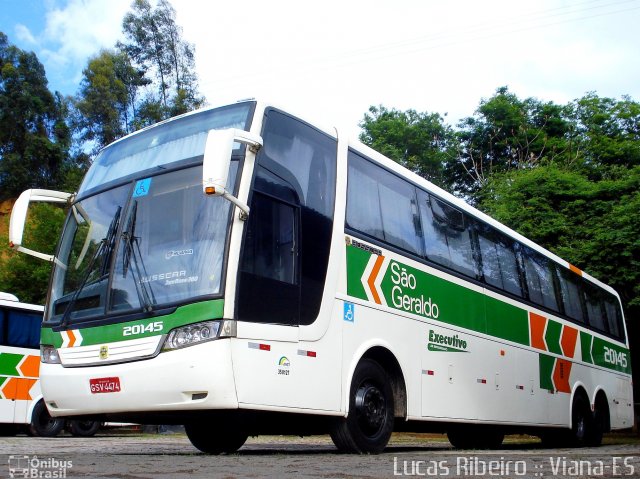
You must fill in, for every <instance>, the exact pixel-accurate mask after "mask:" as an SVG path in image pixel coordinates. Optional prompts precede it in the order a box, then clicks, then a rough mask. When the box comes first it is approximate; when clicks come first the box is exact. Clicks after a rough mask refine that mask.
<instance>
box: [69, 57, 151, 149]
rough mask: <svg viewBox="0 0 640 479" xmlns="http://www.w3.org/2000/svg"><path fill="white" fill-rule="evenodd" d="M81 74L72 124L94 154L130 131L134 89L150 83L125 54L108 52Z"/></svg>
mask: <svg viewBox="0 0 640 479" xmlns="http://www.w3.org/2000/svg"><path fill="white" fill-rule="evenodd" d="M82 73H83V75H84V77H83V79H82V82H81V84H80V91H79V94H78V96H77V99H76V102H75V107H76V109H77V115H76V120H75V124H76V126H77V127H78V129H79V130H80V132H81V134H80V138H81V139H82V140H83V141H85V142H92V143H93V144H94V145H95V147H94V152H95V151H97V150H99V149H101V148H102V147H104V146H106V145H108V144H109V143H112V142H113V141H115V140H117V139H118V138H120V137H122V136H124V135H126V134H127V133H130V132H131V131H133V129H134V125H135V120H134V119H135V116H136V109H137V105H136V96H137V89H138V88H139V87H141V86H144V85H147V84H148V83H149V81H148V80H147V79H145V78H144V76H143V74H142V73H141V72H139V71H138V70H136V69H135V68H134V67H133V66H132V65H131V62H130V61H129V58H128V56H127V55H126V54H125V53H123V52H116V51H109V50H103V51H101V52H100V53H99V54H98V55H97V56H95V57H93V58H91V59H89V63H88V65H87V67H86V68H85V69H84V70H83V72H82Z"/></svg>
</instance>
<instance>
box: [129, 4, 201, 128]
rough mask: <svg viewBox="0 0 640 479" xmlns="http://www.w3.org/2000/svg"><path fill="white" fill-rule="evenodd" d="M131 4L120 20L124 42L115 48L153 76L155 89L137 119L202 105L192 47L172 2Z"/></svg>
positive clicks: (141, 69)
mask: <svg viewBox="0 0 640 479" xmlns="http://www.w3.org/2000/svg"><path fill="white" fill-rule="evenodd" d="M131 8H132V11H130V12H129V13H127V14H126V15H125V17H124V20H123V22H122V29H123V32H124V34H125V37H126V42H124V43H119V44H118V48H119V49H120V50H121V51H122V52H123V53H126V54H127V55H128V57H129V58H130V59H131V62H132V64H133V65H134V66H135V67H136V68H137V69H138V71H143V72H148V73H149V74H150V75H152V76H154V77H155V79H154V81H153V86H154V87H155V89H156V92H157V95H149V94H148V95H147V98H146V100H145V102H144V103H145V105H144V108H141V109H140V110H139V112H138V119H139V120H142V121H141V122H142V123H145V121H147V122H149V123H150V122H155V121H157V119H158V116H159V117H160V119H166V118H169V117H170V116H174V115H178V114H181V113H186V112H188V111H191V110H194V109H196V108H199V107H200V106H202V104H203V103H204V98H202V97H200V96H199V94H198V91H197V90H198V87H197V76H196V74H195V56H194V52H193V50H194V47H193V45H191V44H189V43H187V42H186V41H184V40H183V39H182V28H181V27H180V26H179V25H178V24H177V23H176V12H175V10H174V9H173V7H172V6H171V3H169V1H168V0H160V1H159V2H158V4H157V5H156V7H155V8H154V7H152V5H151V3H150V2H149V1H148V0H134V2H133V3H132V5H131ZM151 103H156V106H152V105H151ZM158 112H160V115H158ZM145 114H149V115H150V116H148V117H147V116H145Z"/></svg>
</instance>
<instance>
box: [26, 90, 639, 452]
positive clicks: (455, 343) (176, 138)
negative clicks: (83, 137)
mask: <svg viewBox="0 0 640 479" xmlns="http://www.w3.org/2000/svg"><path fill="white" fill-rule="evenodd" d="M226 128H235V129H237V130H246V131H247V132H248V134H247V135H246V139H244V140H242V141H243V142H242V143H236V144H235V149H233V148H232V147H231V145H230V144H227V145H224V144H222V145H221V144H213V143H215V142H219V141H223V140H220V138H222V137H226V138H227V140H226V141H232V140H229V138H234V134H233V133H231V134H230V135H226V136H225V135H209V134H208V133H209V130H215V129H226ZM214 137H215V138H214ZM212 138H214V139H212ZM236 138H239V137H238V136H237V135H236ZM205 145H206V147H205ZM232 150H233V161H230V158H229V157H226V158H223V157H222V156H221V155H223V154H222V153H219V152H221V151H227V152H231V151H232ZM205 152H206V153H205ZM211 152H214V153H211ZM215 152H217V153H215ZM203 155H204V157H203ZM228 155H229V154H228V153H227V156H228ZM203 161H204V163H205V165H209V166H210V165H211V163H214V164H215V165H216V168H217V170H218V171H217V172H216V173H212V175H213V176H215V175H216V174H217V175H218V177H219V178H224V177H225V176H226V174H227V173H228V178H229V179H228V181H224V180H219V181H218V182H217V183H216V182H215V181H213V180H211V181H209V180H208V178H209V177H210V176H211V175H210V176H207V177H206V178H204V183H205V190H206V189H207V185H209V186H210V187H211V185H214V184H215V185H217V186H215V187H214V188H213V190H210V191H209V194H210V195H211V196H207V195H205V194H203V192H202V191H203V183H202V179H203V178H202V163H203ZM209 166H207V168H209ZM216 168H212V169H211V170H212V171H213V170H216ZM221 170H222V173H220V171H221ZM221 185H223V186H224V188H223V187H222V186H221ZM216 188H217V191H215V189H216ZM225 195H226V196H225ZM227 199H231V200H232V202H230V201H227ZM247 211H248V219H247V214H246V213H247ZM16 243H18V244H19V241H16ZM51 288H52V290H51V292H50V297H49V301H48V305H47V312H46V321H45V323H44V326H43V332H42V352H43V361H44V364H42V368H41V377H42V388H43V391H44V395H45V400H46V403H47V405H48V407H49V409H50V410H51V412H52V414H53V415H59V416H67V415H69V416H72V415H96V414H99V415H102V416H103V417H104V418H108V419H109V420H118V421H132V422H141V423H144V422H150V423H156V424H157V423H164V424H167V423H170V422H173V423H178V424H186V427H187V433H188V435H189V437H190V439H191V440H192V442H193V443H194V445H195V446H196V447H198V448H199V449H201V450H203V451H206V452H211V453H217V452H225V451H227V452H228V451H233V450H235V449H237V448H239V447H240V446H241V445H242V444H243V442H244V440H245V439H246V437H247V435H249V434H262V433H267V432H278V433H283V432H294V433H300V434H304V433H308V432H330V433H331V435H332V438H333V439H334V442H335V443H336V445H337V446H338V447H339V448H340V449H341V450H344V451H349V452H379V451H381V450H382V449H383V448H384V447H385V445H386V443H387V440H388V438H389V435H390V433H391V431H392V430H393V429H394V428H395V429H405V430H438V431H444V432H448V434H449V437H450V439H451V440H452V442H453V443H454V445H460V446H462V447H464V446H487V447H490V446H495V445H498V444H499V443H500V442H501V441H502V435H503V434H504V433H505V432H510V431H527V432H532V433H534V434H540V435H541V436H543V437H544V438H545V439H547V440H551V438H554V437H555V438H560V437H562V438H564V439H565V440H566V441H565V442H567V443H570V442H571V441H573V443H574V444H579V445H581V444H597V443H599V442H600V439H601V435H602V432H604V431H607V430H610V429H620V428H628V427H631V426H632V419H633V417H632V416H633V414H632V404H633V401H632V398H631V371H630V365H629V351H628V342H627V338H626V332H625V325H624V320H623V317H622V313H621V309H620V301H619V298H618V296H617V294H616V293H615V291H613V290H612V289H611V288H609V287H607V286H605V285H603V284H602V283H600V282H599V281H597V280H595V279H594V278H592V277H590V276H589V275H588V274H586V273H584V272H582V271H580V270H578V269H577V268H575V267H573V266H572V265H569V264H568V263H567V262H566V261H563V260H561V259H560V258H558V257H556V256H554V255H553V254H551V253H549V252H548V251H546V250H544V249H542V248H540V247H539V246H537V245H535V244H533V243H532V242H531V241H529V240H527V239H526V238H523V237H522V236H521V235H519V234H517V233H515V232H514V231H512V230H510V229H508V228H506V227H505V226H503V225H501V224H499V223H498V222H496V221H494V220H492V219H491V218H489V217H487V216H486V215H484V214H482V213H481V212H479V211H477V210H475V209H474V208H472V207H470V206H468V205H466V204H465V203H464V202H462V201H461V200H459V199H457V198H455V197H453V196H452V195H450V194H448V193H446V192H444V191H442V190H441V189H439V188H437V187H435V186H434V185H432V184H431V183H429V182H428V181H426V180H424V179H423V178H420V177H418V176H417V175H415V174H413V173H411V172H409V171H408V170H406V169H404V168H403V167H401V166H399V165H398V164H396V163H395V162H393V161H391V160H389V159H387V158H385V157H383V156H382V155H380V154H378V153H376V152H374V151H373V150H371V149H369V148H367V147H366V146H364V145H362V144H360V143H358V142H350V141H348V140H347V139H346V138H344V137H343V136H341V135H338V133H337V131H336V130H335V129H322V128H319V127H316V126H311V125H310V124H309V123H306V122H304V121H301V120H299V119H298V117H293V116H291V115H289V114H287V113H284V111H283V110H279V109H277V108H273V107H271V106H270V105H265V104H262V103H257V102H244V103H239V104H236V105H230V106H228V107H223V108H220V109H211V110H205V111H201V112H195V113H191V114H187V115H184V116H182V117H179V118H177V119H173V120H168V121H166V122H163V123H161V124H159V125H157V126H154V127H150V128H147V129H145V130H143V131H141V132H137V133H135V134H133V135H130V136H129V137H127V138H124V139H122V140H119V141H118V142H116V143H114V144H113V145H111V146H109V147H107V148H106V149H105V150H103V152H102V153H100V155H99V156H98V158H97V159H96V160H95V162H94V164H93V166H92V167H91V169H90V171H89V172H88V174H87V176H86V178H85V180H84V183H83V185H82V186H81V188H80V191H79V192H78V194H77V195H76V196H75V199H74V203H73V206H72V207H71V209H70V213H69V216H68V220H67V225H66V226H65V230H64V232H63V237H62V240H61V243H60V247H59V251H58V252H57V253H56V259H55V261H54V273H53V277H52V286H51ZM549 432H552V434H549Z"/></svg>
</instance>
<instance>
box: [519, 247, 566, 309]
mask: <svg viewBox="0 0 640 479" xmlns="http://www.w3.org/2000/svg"><path fill="white" fill-rule="evenodd" d="M524 270H525V275H526V277H527V288H528V289H529V299H530V300H531V301H533V302H534V303H536V304H538V305H540V306H545V307H547V308H549V309H551V310H553V311H559V308H558V300H557V298H556V294H555V290H554V287H553V275H552V270H551V264H550V262H549V260H548V259H547V258H545V257H544V256H542V255H541V254H538V253H536V252H535V251H533V250H531V249H530V248H526V247H525V248H524Z"/></svg>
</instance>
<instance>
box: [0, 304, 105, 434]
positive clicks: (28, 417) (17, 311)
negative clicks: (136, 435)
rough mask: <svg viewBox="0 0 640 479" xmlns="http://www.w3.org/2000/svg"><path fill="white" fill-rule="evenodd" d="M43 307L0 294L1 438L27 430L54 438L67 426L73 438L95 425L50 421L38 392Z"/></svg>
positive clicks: (95, 425)
mask: <svg viewBox="0 0 640 479" xmlns="http://www.w3.org/2000/svg"><path fill="white" fill-rule="evenodd" d="M43 311H44V307H42V306H39V305H36V304H28V303H21V302H20V301H19V300H18V298H17V297H16V296H15V295H13V294H9V293H2V292H0V436H9V435H14V434H17V433H18V432H19V431H21V430H26V432H27V433H29V434H30V435H32V436H43V437H51V436H56V435H58V433H60V431H62V429H63V428H64V427H65V426H66V427H67V428H68V429H69V430H70V432H71V433H72V434H73V435H75V436H90V435H93V434H95V432H96V431H97V429H98V428H99V426H100V424H99V423H97V422H87V421H77V420H69V421H67V422H65V419H64V418H53V417H51V416H50V415H49V412H48V410H47V407H46V406H45V404H44V400H43V399H42V393H41V391H40V381H39V370H40V326H41V323H42V315H43Z"/></svg>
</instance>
